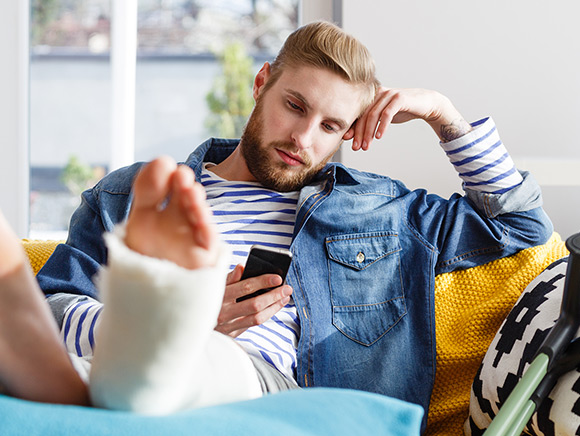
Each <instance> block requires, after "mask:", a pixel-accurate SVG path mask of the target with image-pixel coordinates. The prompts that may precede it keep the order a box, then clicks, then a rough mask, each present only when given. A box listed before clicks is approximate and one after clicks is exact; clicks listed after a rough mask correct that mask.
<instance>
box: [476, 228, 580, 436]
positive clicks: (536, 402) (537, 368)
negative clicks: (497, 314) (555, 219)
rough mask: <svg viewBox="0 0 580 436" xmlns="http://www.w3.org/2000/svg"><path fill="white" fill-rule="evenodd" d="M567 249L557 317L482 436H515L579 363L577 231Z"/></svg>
mask: <svg viewBox="0 0 580 436" xmlns="http://www.w3.org/2000/svg"><path fill="white" fill-rule="evenodd" d="M566 248H568V251H570V257H569V258H568V267H567V269H566V280H565V285H564V294H563V296H562V305H561V309H560V316H559V318H558V320H557V321H556V324H555V325H554V326H553V327H552V329H551V330H550V333H549V334H548V336H547V337H546V339H545V340H544V342H543V343H542V345H541V346H540V348H539V350H538V351H537V352H536V354H535V356H534V358H533V359H532V363H531V364H530V366H529V367H528V369H527V370H526V372H525V373H524V375H523V377H522V378H521V380H520V381H519V382H518V384H517V385H516V386H515V388H514V389H513V391H512V392H511V393H510V395H509V397H508V399H507V400H506V402H505V403H504V404H503V406H502V407H501V409H500V411H499V413H498V414H497V415H496V417H495V418H494V419H493V421H492V422H491V424H490V426H489V427H488V428H487V430H486V431H485V433H484V436H518V435H520V434H521V433H522V431H523V429H524V427H525V426H526V424H527V423H528V421H529V420H530V418H531V417H532V415H533V414H534V412H535V411H536V410H537V408H538V407H539V406H540V404H541V403H542V401H543V400H544V398H545V397H546V396H547V395H548V394H549V393H550V391H551V390H552V389H553V387H554V385H555V384H556V381H557V380H558V378H559V377H560V376H561V375H563V374H565V373H567V372H568V371H571V370H573V369H574V368H577V367H578V366H579V365H580V338H578V339H574V340H572V339H573V338H574V337H575V335H576V332H577V331H578V328H579V327H580V233H577V234H575V235H572V236H570V237H569V238H568V239H567V240H566Z"/></svg>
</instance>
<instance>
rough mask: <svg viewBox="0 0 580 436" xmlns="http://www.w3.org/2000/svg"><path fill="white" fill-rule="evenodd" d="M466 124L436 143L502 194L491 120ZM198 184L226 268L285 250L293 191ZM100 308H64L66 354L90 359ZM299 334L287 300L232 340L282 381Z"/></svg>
mask: <svg viewBox="0 0 580 436" xmlns="http://www.w3.org/2000/svg"><path fill="white" fill-rule="evenodd" d="M472 126H473V127H474V129H473V130H472V131H471V132H469V133H468V134H466V135H464V136H462V137H461V138H458V139H456V140H453V141H450V142H447V143H442V144H441V146H442V147H443V149H444V150H445V152H446V153H447V155H448V157H449V159H450V161H451V163H452V164H453V166H454V167H455V168H456V169H457V171H458V172H459V176H460V177H461V178H462V180H463V182H464V186H465V187H466V188H468V189H472V190H477V191H481V192H487V193H504V192H507V191H509V190H510V189H512V188H513V187H515V186H517V185H518V184H520V183H521V181H522V177H521V175H520V174H519V172H518V171H517V170H516V169H515V166H514V164H513V162H512V160H511V158H510V156H509V155H508V154H507V151H506V149H505V147H504V145H503V143H502V142H501V140H500V139H499V135H498V133H497V131H496V128H495V124H494V123H493V120H492V119H491V118H486V119H483V120H481V121H478V122H476V123H473V124H472ZM201 183H202V185H203V186H204V187H205V189H206V192H207V200H208V203H209V204H210V206H211V209H212V211H213V214H214V219H215V221H216V223H217V226H218V228H219V230H220V233H221V235H222V238H223V240H224V241H225V242H227V243H228V244H229V245H230V247H231V249H232V252H233V256H232V262H231V265H230V268H231V269H233V268H234V267H235V266H236V265H237V264H238V263H242V264H243V263H245V261H246V258H247V256H248V253H249V250H250V247H251V246H252V245H253V244H261V245H268V246H272V247H282V248H289V247H290V244H291V242H292V233H293V230H294V222H295V216H296V207H297V202H298V195H299V192H298V191H295V192H289V193H280V192H276V191H272V190H270V189H266V188H264V187H263V186H261V185H260V184H258V183H252V182H232V181H227V180H224V179H222V178H220V177H218V176H217V175H215V174H214V173H212V172H211V171H208V170H207V169H205V168H204V169H203V171H202V178H201ZM101 308H102V304H101V303H99V302H97V301H95V300H91V299H90V298H83V299H82V301H80V300H79V301H78V302H76V303H75V304H73V305H71V306H70V307H69V308H68V309H67V311H66V313H65V315H64V320H63V326H62V329H61V335H62V336H63V339H64V341H65V343H66V345H67V349H68V351H69V352H71V353H75V354H77V355H78V356H82V357H89V358H90V356H92V354H93V347H94V331H95V329H96V328H97V325H98V321H99V314H100V313H101ZM299 335H300V322H299V319H298V316H297V312H296V307H295V305H294V302H293V301H292V300H291V301H290V303H289V304H287V305H286V307H284V308H283V309H282V310H280V311H279V312H278V313H277V314H276V315H275V316H273V317H272V318H271V319H270V320H268V321H266V322H265V323H263V324H262V325H259V326H255V327H252V328H250V329H248V330H247V331H245V332H244V333H243V334H241V335H240V336H239V337H238V338H236V340H237V341H238V343H239V344H240V345H241V346H242V347H243V348H244V349H245V350H246V351H247V352H248V353H249V354H252V355H255V356H257V357H259V358H262V359H264V360H265V361H266V362H268V363H269V364H271V365H272V366H273V367H275V368H276V369H277V370H279V371H280V372H281V373H282V374H284V375H285V376H286V377H289V378H295V376H296V349H297V344H298V339H299Z"/></svg>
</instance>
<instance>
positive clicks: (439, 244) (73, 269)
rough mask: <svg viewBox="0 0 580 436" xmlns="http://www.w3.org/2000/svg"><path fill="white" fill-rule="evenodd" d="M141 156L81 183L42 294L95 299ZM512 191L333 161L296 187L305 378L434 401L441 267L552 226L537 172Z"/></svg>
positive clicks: (531, 241)
mask: <svg viewBox="0 0 580 436" xmlns="http://www.w3.org/2000/svg"><path fill="white" fill-rule="evenodd" d="M237 145H238V141H234V140H220V139H210V140H208V141H206V142H205V143H203V144H202V145H201V146H200V147H198V148H197V149H196V150H195V151H194V152H193V153H192V154H191V155H190V156H189V158H188V159H187V161H186V162H185V163H186V164H187V165H189V166H190V167H191V168H193V170H194V171H195V173H196V177H197V178H198V180H199V177H200V175H201V168H202V164H203V162H204V161H205V162H213V163H219V162H221V161H222V160H224V159H225V158H226V157H227V156H228V155H229V154H230V153H231V152H232V151H233V150H234V149H235V147H236V146H237ZM142 165H143V164H142V163H137V164H134V165H132V166H129V167H126V168H123V169H120V170H118V171H115V172H113V173H111V174H110V175H108V176H106V177H105V178H104V179H103V180H102V181H101V182H99V183H98V184H97V185H96V186H95V187H94V188H92V189H90V190H88V191H86V192H84V193H83V196H82V204H81V206H80V207H79V208H78V209H77V210H76V212H75V213H74V215H73V217H72V219H71V226H70V232H69V238H68V240H67V244H62V245H59V246H58V247H57V249H56V250H55V252H54V254H53V256H52V257H51V258H50V260H49V261H48V262H47V264H46V265H45V267H44V268H43V269H42V270H41V271H40V272H39V274H38V280H39V283H40V285H41V287H42V289H43V290H44V292H45V293H46V294H53V293H57V292H65V293H73V294H84V295H89V296H91V297H94V298H97V299H98V295H97V291H96V289H95V287H94V285H93V283H92V281H91V278H92V276H93V275H94V274H95V273H96V272H97V271H98V270H99V268H100V266H101V265H102V264H104V263H105V262H106V260H107V253H106V248H105V245H104V243H103V241H102V234H103V232H104V231H110V230H111V229H112V228H113V226H114V225H115V224H116V223H118V222H120V221H123V220H124V219H125V218H126V217H127V215H128V212H129V207H130V203H131V185H132V181H133V179H134V177H135V175H136V174H137V172H138V170H139V169H140V168H141V166H142ZM522 175H523V177H524V181H523V182H522V183H521V184H520V185H518V186H517V187H516V188H514V189H513V190H511V191H509V192H508V193H505V194H501V195H498V194H483V193H478V192H475V191H470V190H466V196H461V195H458V194H455V195H453V196H452V197H451V198H449V199H443V198H441V197H439V196H436V195H431V194H428V193H427V192H426V191H424V190H415V191H411V190H409V189H407V188H406V187H405V186H404V185H403V184H402V183H401V182H399V181H395V180H392V179H390V178H388V177H385V176H380V175H376V174H370V173H365V172H361V171H357V170H353V169H348V168H346V167H344V166H343V165H341V164H337V163H330V164H328V165H327V166H326V167H325V168H324V169H323V170H322V171H321V172H320V173H319V174H318V176H317V178H316V179H315V180H314V181H313V182H312V183H311V184H310V185H308V186H306V187H304V188H303V189H302V191H301V194H300V199H299V202H298V208H297V213H296V224H295V228H294V235H293V242H292V246H291V251H292V253H293V262H292V265H291V267H290V271H289V273H288V276H287V283H288V284H289V285H290V286H292V288H293V289H294V294H293V298H294V301H295V304H296V307H297V311H298V315H299V317H300V326H301V334H300V340H299V344H298V350H297V362H298V365H297V381H298V384H299V385H300V386H303V387H311V386H325V387H341V388H353V389H359V390H365V391H370V392H376V393H380V394H385V395H389V396H392V397H396V398H400V399H403V400H407V401H410V402H413V403H417V404H420V405H421V406H423V407H424V408H425V410H427V408H428V405H429V398H430V395H431V390H432V387H433V382H434V377H435V314H434V282H435V275H436V274H439V273H444V272H448V271H452V270H454V269H462V268H469V267H473V266H476V265H481V264H483V263H486V262H490V261H492V260H495V259H498V258H501V257H505V256H509V255H512V254H514V253H516V252H517V251H519V250H521V249H524V248H527V247H530V246H533V245H537V244H541V243H544V242H545V241H547V239H548V238H549V236H550V235H551V233H552V230H553V229H552V225H551V223H550V221H549V219H548V218H547V216H546V215H545V213H544V212H543V210H542V208H541V194H540V189H539V187H538V185H537V184H536V182H535V181H534V180H533V178H532V177H531V176H530V175H529V174H527V173H522Z"/></svg>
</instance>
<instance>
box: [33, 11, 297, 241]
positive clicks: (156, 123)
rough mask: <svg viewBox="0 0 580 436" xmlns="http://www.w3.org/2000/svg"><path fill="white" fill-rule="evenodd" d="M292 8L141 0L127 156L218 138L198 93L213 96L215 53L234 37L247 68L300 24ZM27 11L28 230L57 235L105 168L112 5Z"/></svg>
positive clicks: (183, 148)
mask: <svg viewBox="0 0 580 436" xmlns="http://www.w3.org/2000/svg"><path fill="white" fill-rule="evenodd" d="M112 1H120V0H112ZM298 6H299V2H298V0H219V1H218V0H139V1H138V3H137V7H138V12H137V14H138V15H137V25H138V33H137V41H138V46H137V67H136V77H135V90H136V94H135V144H134V149H135V156H134V158H135V160H149V159H151V158H153V157H154V156H156V155H158V154H160V153H164V154H169V155H171V156H173V157H174V158H175V159H176V160H184V159H185V158H186V157H187V155H188V154H189V153H190V152H191V151H192V150H193V149H194V148H195V147H196V146H197V145H198V144H199V143H201V142H202V141H203V140H205V139H206V138H207V137H208V136H210V135H212V134H219V132H218V133H216V132H215V131H212V130H211V128H210V127H211V125H212V123H211V110H210V107H209V105H208V102H207V99H206V96H207V95H208V94H209V93H210V92H212V91H213V93H214V96H215V95H216V94H219V90H216V88H215V87H214V86H215V85H214V84H215V78H216V77H217V76H219V75H220V74H221V70H220V54H221V53H223V52H224V50H225V49H226V48H230V47H232V44H233V43H234V42H237V43H241V45H240V47H241V48H242V49H243V50H244V51H245V52H246V53H247V54H248V55H249V56H250V58H249V59H250V62H251V64H252V65H251V70H252V74H253V73H254V72H255V70H256V68H257V67H259V66H260V65H261V63H262V62H264V61H266V60H271V59H272V57H273V56H274V55H275V53H276V52H277V51H278V49H279V48H280V46H281V44H282V43H283V41H284V40H285V38H286V36H287V35H288V34H289V33H290V32H291V31H292V30H294V29H295V28H296V27H297V26H298ZM31 9H32V11H31V50H30V56H31V58H30V60H31V62H30V82H31V83H30V144H31V145H30V167H31V168H30V190H31V195H30V199H31V203H30V221H31V222H30V236H31V237H32V238H52V239H55V238H56V239H60V238H64V237H65V235H66V232H67V227H68V221H69V219H70V215H71V213H72V212H73V211H74V209H75V208H76V207H77V205H78V202H79V193H80V191H82V190H83V189H85V188H86V187H88V186H90V185H92V184H93V183H94V182H95V181H96V180H97V179H99V178H100V177H102V176H103V175H104V174H105V173H106V172H108V171H109V169H110V168H111V159H112V157H111V145H110V144H111V128H112V126H111V124H112V122H111V116H110V113H111V105H112V101H113V100H112V81H111V62H110V48H111V39H112V37H111V14H112V5H111V1H109V0H74V1H73V0H31ZM212 87H213V88H212ZM249 91H250V89H248V92H249ZM213 124H214V126H215V123H213ZM128 145H130V146H131V144H128Z"/></svg>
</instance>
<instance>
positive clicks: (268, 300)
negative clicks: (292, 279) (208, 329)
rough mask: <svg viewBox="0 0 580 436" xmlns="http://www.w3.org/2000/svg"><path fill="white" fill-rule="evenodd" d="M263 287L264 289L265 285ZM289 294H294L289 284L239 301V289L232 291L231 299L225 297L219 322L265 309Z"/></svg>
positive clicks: (223, 322) (222, 322)
mask: <svg viewBox="0 0 580 436" xmlns="http://www.w3.org/2000/svg"><path fill="white" fill-rule="evenodd" d="M233 287H235V285H233V286H230V288H233ZM261 289H263V287H262V288H261ZM254 291H255V289H253V290H252V292H254ZM236 295H237V296H236ZM289 295H292V288H291V287H290V286H288V285H284V286H279V287H277V288H274V289H272V290H270V291H268V292H266V293H264V294H261V295H258V296H256V297H252V298H248V299H247V300H244V301H240V302H239V303H238V302H237V299H238V298H239V296H240V293H239V291H238V292H231V293H230V296H229V299H228V300H227V301H226V300H225V299H224V304H223V305H222V310H221V311H220V313H219V315H218V324H225V323H228V322H230V321H231V320H233V319H236V318H240V317H245V316H248V315H252V314H255V313H258V312H260V311H262V310H264V309H265V308H266V307H268V306H270V305H271V304H273V303H274V302H276V301H278V300H280V299H282V298H285V297H287V296H289Z"/></svg>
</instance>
